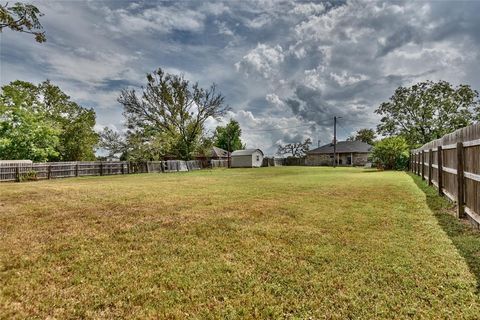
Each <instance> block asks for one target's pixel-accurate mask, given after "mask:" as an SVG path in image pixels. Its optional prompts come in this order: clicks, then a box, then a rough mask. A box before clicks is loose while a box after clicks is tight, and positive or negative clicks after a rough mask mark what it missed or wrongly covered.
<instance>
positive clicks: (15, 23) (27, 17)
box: [0, 2, 47, 43]
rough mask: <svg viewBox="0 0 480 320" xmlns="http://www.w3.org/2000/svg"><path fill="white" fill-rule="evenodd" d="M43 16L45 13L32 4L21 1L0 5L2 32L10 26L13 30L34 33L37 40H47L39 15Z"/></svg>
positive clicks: (0, 30) (0, 28) (0, 26)
mask: <svg viewBox="0 0 480 320" xmlns="http://www.w3.org/2000/svg"><path fill="white" fill-rule="evenodd" d="M41 16H43V13H41V12H40V10H38V8H37V7H36V6H34V5H32V4H23V3H20V2H17V3H15V4H14V5H13V6H9V5H8V3H7V4H5V5H0V32H2V31H3V29H4V28H9V29H11V30H13V31H18V32H24V33H29V34H33V35H34V36H35V40H36V41H37V42H40V43H41V42H45V41H46V40H47V38H46V37H45V32H43V31H42V29H43V27H42V24H41V23H40V21H39V20H38V17H41Z"/></svg>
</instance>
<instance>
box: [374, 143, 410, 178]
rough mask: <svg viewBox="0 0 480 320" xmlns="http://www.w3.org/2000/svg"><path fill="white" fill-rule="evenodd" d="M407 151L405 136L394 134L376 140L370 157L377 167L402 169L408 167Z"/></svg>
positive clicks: (408, 151)
mask: <svg viewBox="0 0 480 320" xmlns="http://www.w3.org/2000/svg"><path fill="white" fill-rule="evenodd" d="M409 153H410V148H409V146H408V143H407V141H406V140H405V138H403V137H400V136H394V137H388V138H385V139H382V140H380V141H378V142H377V143H376V144H375V146H374V147H373V152H372V157H373V160H374V162H375V163H376V164H377V166H378V167H379V168H382V169H385V170H404V169H406V168H407V167H408V157H409Z"/></svg>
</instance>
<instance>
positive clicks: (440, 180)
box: [437, 146, 443, 196]
mask: <svg viewBox="0 0 480 320" xmlns="http://www.w3.org/2000/svg"><path fill="white" fill-rule="evenodd" d="M437 162H438V170H437V171H438V177H437V178H438V179H437V180H438V194H439V195H441V196H443V150H442V146H438V147H437Z"/></svg>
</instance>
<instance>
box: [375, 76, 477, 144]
mask: <svg viewBox="0 0 480 320" xmlns="http://www.w3.org/2000/svg"><path fill="white" fill-rule="evenodd" d="M375 112H376V113H377V114H379V115H381V116H382V119H381V123H380V124H379V125H378V128H377V129H378V132H379V133H380V134H383V135H387V136H391V135H402V136H403V137H405V139H406V140H407V142H408V144H409V145H410V146H411V147H416V146H419V145H423V144H425V143H427V142H429V141H431V140H434V139H438V138H440V137H442V136H443V135H445V134H447V133H450V132H452V131H454V130H456V129H459V128H462V127H465V126H468V125H470V124H472V123H474V122H475V121H478V120H480V101H479V96H478V92H477V91H475V90H473V89H471V88H470V86H468V85H459V86H458V87H456V88H454V87H452V85H451V84H450V83H448V82H446V81H439V82H432V81H425V82H421V83H417V84H415V85H413V86H411V87H408V88H407V87H399V88H398V89H397V90H395V94H394V95H393V96H392V97H391V98H390V100H389V101H388V102H384V103H382V104H381V105H380V107H379V108H378V109H377V110H376V111H375Z"/></svg>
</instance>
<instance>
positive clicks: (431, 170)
mask: <svg viewBox="0 0 480 320" xmlns="http://www.w3.org/2000/svg"><path fill="white" fill-rule="evenodd" d="M432 158H433V150H432V149H429V150H428V185H429V186H431V185H432V172H433V167H432V164H433V159H432Z"/></svg>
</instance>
